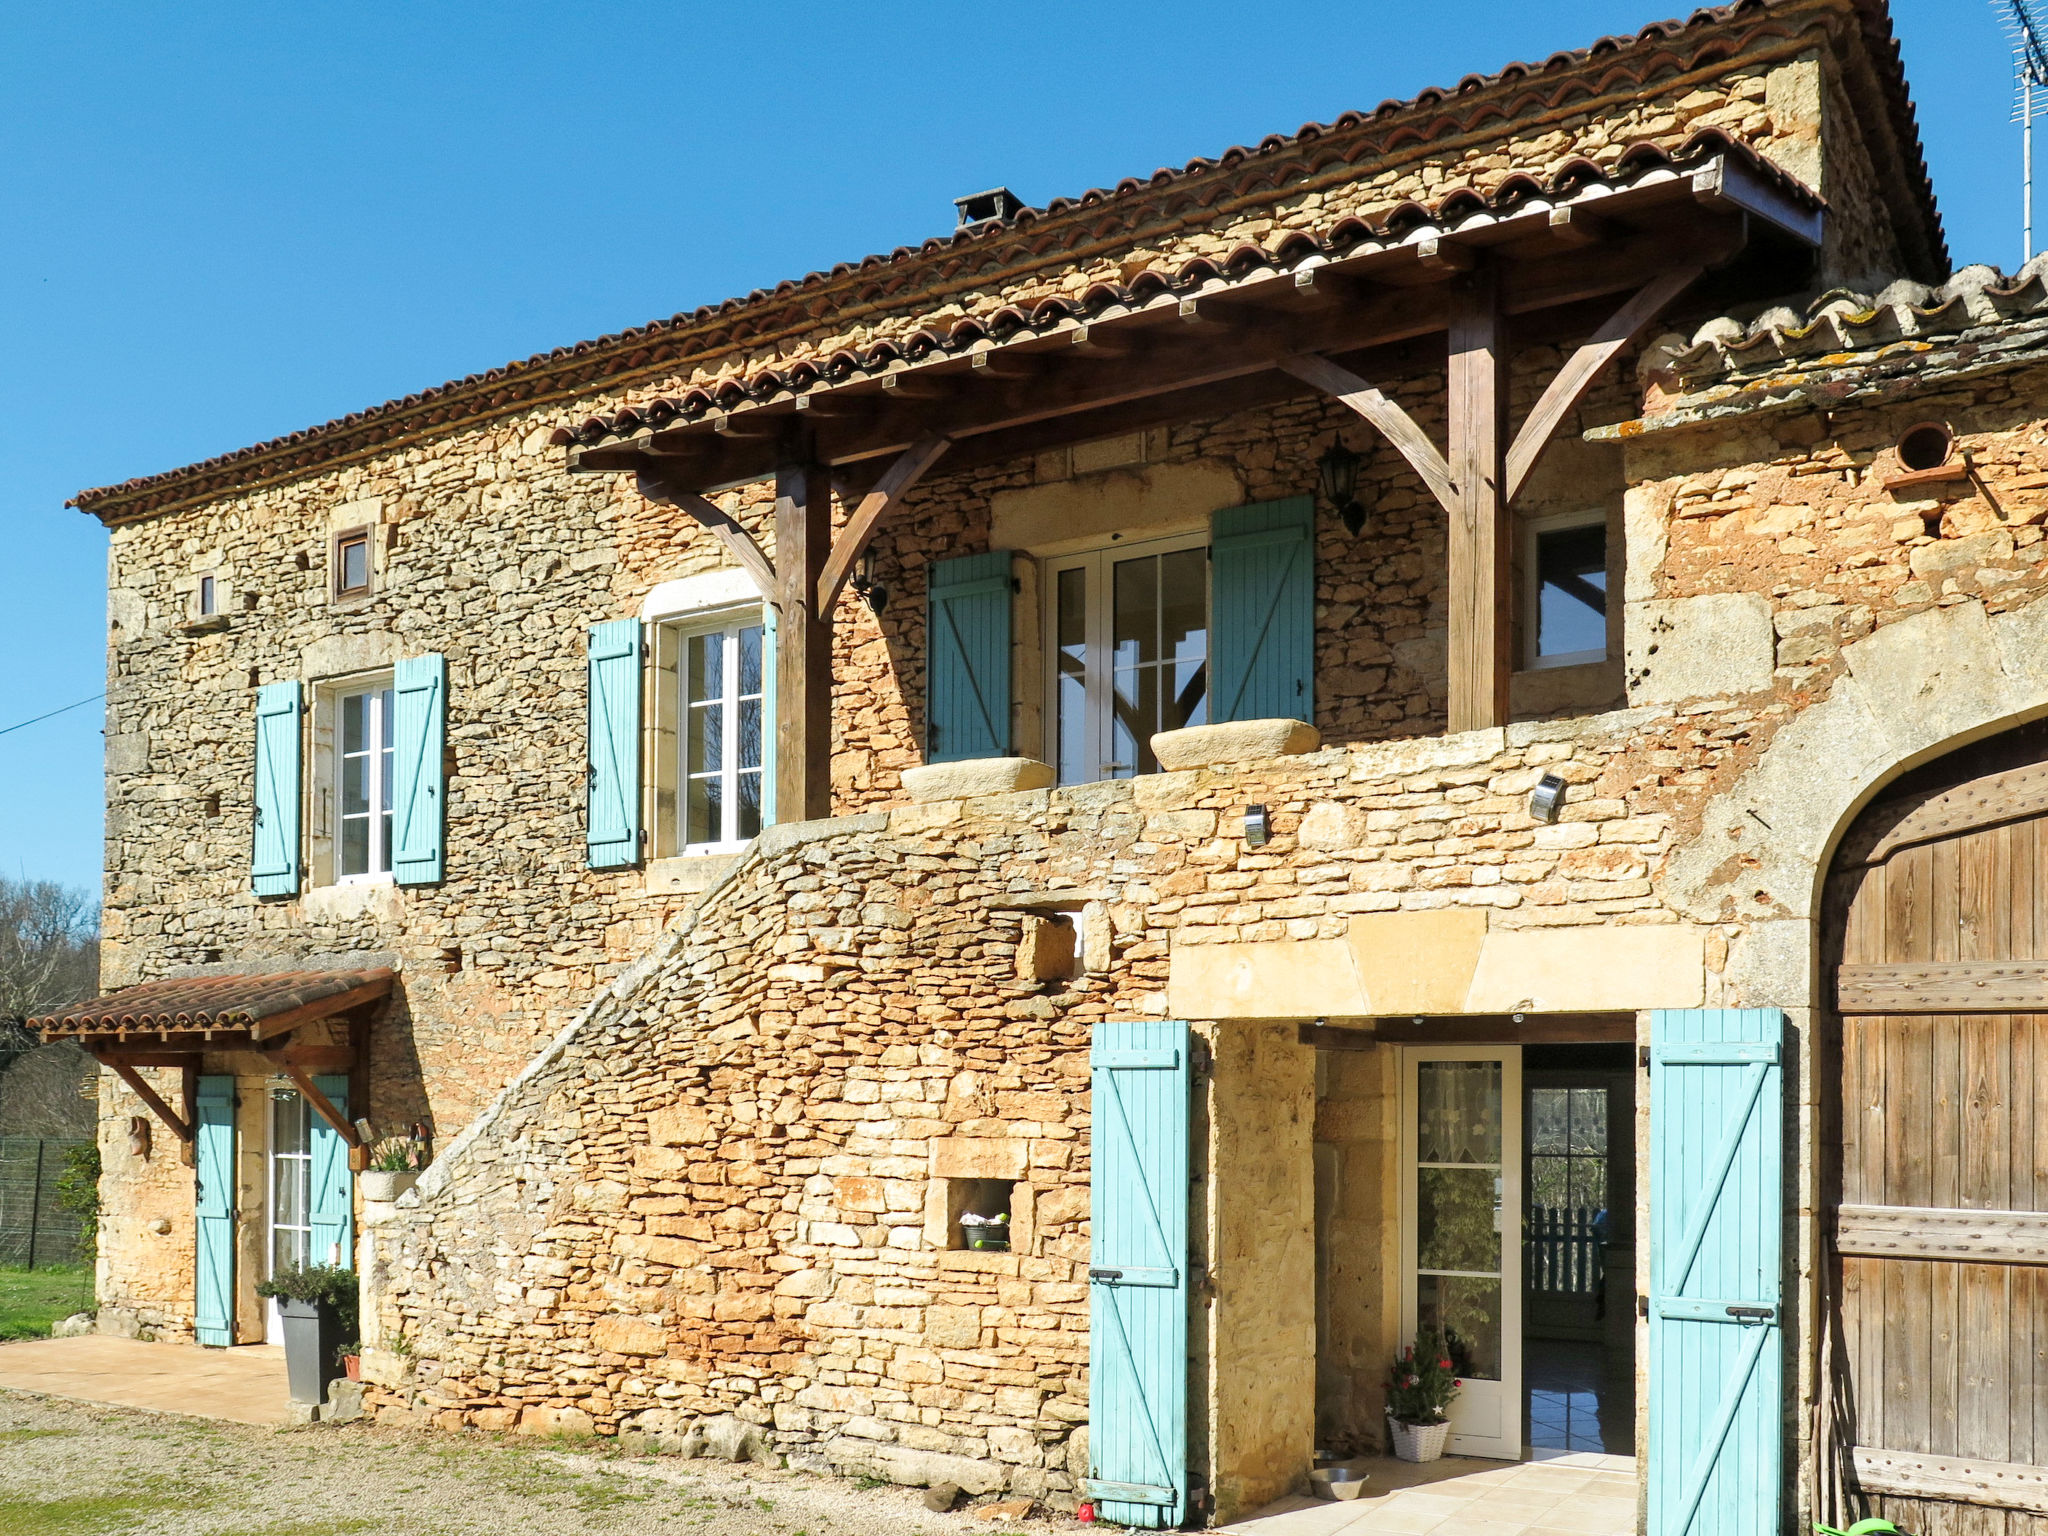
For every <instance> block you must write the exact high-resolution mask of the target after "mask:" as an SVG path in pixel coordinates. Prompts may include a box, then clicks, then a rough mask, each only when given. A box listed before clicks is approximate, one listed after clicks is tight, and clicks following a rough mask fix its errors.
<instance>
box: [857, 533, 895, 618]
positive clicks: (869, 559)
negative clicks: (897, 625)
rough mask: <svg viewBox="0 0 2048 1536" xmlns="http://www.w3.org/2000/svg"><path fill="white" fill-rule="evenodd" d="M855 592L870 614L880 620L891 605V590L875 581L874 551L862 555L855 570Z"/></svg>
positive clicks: (867, 551)
mask: <svg viewBox="0 0 2048 1536" xmlns="http://www.w3.org/2000/svg"><path fill="white" fill-rule="evenodd" d="M853 591H854V595H855V596H856V597H858V598H859V599H860V600H861V601H862V602H864V603H866V604H867V605H868V612H869V613H872V614H873V615H874V616H875V617H876V618H878V619H879V618H880V617H881V616H882V610H883V609H884V608H886V607H887V606H888V605H889V589H888V588H887V587H886V586H884V585H883V584H882V583H881V582H879V581H877V580H876V579H875V552H874V551H873V550H872V549H870V550H865V551H863V552H862V554H861V557H860V564H859V566H858V567H856V568H855V570H854V576H853Z"/></svg>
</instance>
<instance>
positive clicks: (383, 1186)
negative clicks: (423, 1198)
mask: <svg viewBox="0 0 2048 1536" xmlns="http://www.w3.org/2000/svg"><path fill="white" fill-rule="evenodd" d="M419 1181H420V1176H419V1174H418V1173H417V1172H416V1171H415V1170H413V1169H410V1168H406V1169H399V1170H396V1171H392V1170H388V1169H378V1168H372V1169H370V1170H369V1171H368V1172H366V1173H359V1174H357V1175H356V1188H358V1189H360V1190H361V1191H362V1192H363V1198H364V1199H365V1200H374V1201H376V1202H377V1203H379V1204H389V1203H390V1202H391V1201H393V1200H396V1199H397V1198H398V1197H399V1196H400V1195H402V1194H404V1193H405V1192H406V1191H407V1190H408V1189H411V1188H412V1187H413V1185H415V1184H417V1183H419Z"/></svg>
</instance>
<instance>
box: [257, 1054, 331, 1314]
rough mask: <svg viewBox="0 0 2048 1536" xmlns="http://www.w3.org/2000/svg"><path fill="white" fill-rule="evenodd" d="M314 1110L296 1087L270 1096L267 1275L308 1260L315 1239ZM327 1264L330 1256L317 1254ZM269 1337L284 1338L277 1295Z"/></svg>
mask: <svg viewBox="0 0 2048 1536" xmlns="http://www.w3.org/2000/svg"><path fill="white" fill-rule="evenodd" d="M312 1120H313V1111H312V1106H311V1105H309V1104H308V1103H307V1102H306V1098H305V1095H304V1094H302V1093H300V1092H299V1091H298V1089H296V1088H274V1089H272V1090H271V1094H270V1254H269V1263H268V1267H267V1269H268V1273H269V1274H271V1275H275V1274H276V1273H277V1272H278V1271H279V1270H281V1269H291V1268H294V1267H296V1266H298V1265H300V1264H304V1263H306V1262H307V1261H308V1259H309V1258H313V1257H315V1255H313V1254H312V1253H311V1248H312V1239H313V1124H312ZM317 1257H318V1259H319V1261H320V1262H322V1263H325V1262H326V1261H327V1255H325V1254H320V1255H318V1256H317ZM264 1320H265V1322H266V1324H267V1327H266V1330H265V1336H266V1337H267V1338H269V1339H270V1340H271V1342H273V1343H277V1342H280V1341H282V1340H283V1338H284V1321H283V1319H282V1318H281V1317H280V1316H279V1314H278V1310H277V1302H276V1301H275V1300H274V1299H273V1300H272V1301H271V1302H270V1303H269V1305H268V1307H267V1308H266V1310H265V1312H264Z"/></svg>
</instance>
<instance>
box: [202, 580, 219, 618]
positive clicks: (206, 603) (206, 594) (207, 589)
mask: <svg viewBox="0 0 2048 1536" xmlns="http://www.w3.org/2000/svg"><path fill="white" fill-rule="evenodd" d="M215 604H216V598H215V596H214V586H213V578H212V577H211V576H202V577H200V578H199V617H200V618H202V619H207V618H211V617H213V615H214V614H215V613H216V612H217V611H218V609H217V608H216V606H215Z"/></svg>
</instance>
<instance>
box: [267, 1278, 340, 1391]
mask: <svg viewBox="0 0 2048 1536" xmlns="http://www.w3.org/2000/svg"><path fill="white" fill-rule="evenodd" d="M277 1310H278V1314H279V1315H280V1316H281V1317H282V1318H283V1319H284V1371H285V1379H286V1381H287V1382H288V1383H289V1384H290V1387H291V1394H292V1401H293V1402H295V1403H318V1402H324V1401H326V1398H327V1383H328V1382H330V1381H332V1380H333V1379H334V1369H335V1365H336V1364H337V1362H338V1361H339V1360H340V1359H341V1346H342V1345H343V1344H345V1343H347V1342H348V1340H347V1338H346V1336H344V1334H343V1333H342V1331H341V1315H340V1314H339V1313H337V1312H336V1311H335V1310H334V1308H332V1307H330V1306H327V1305H325V1304H324V1303H322V1302H317V1301H294V1300H292V1299H290V1298H289V1297H283V1296H280V1297H279V1298H278V1301H277Z"/></svg>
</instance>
